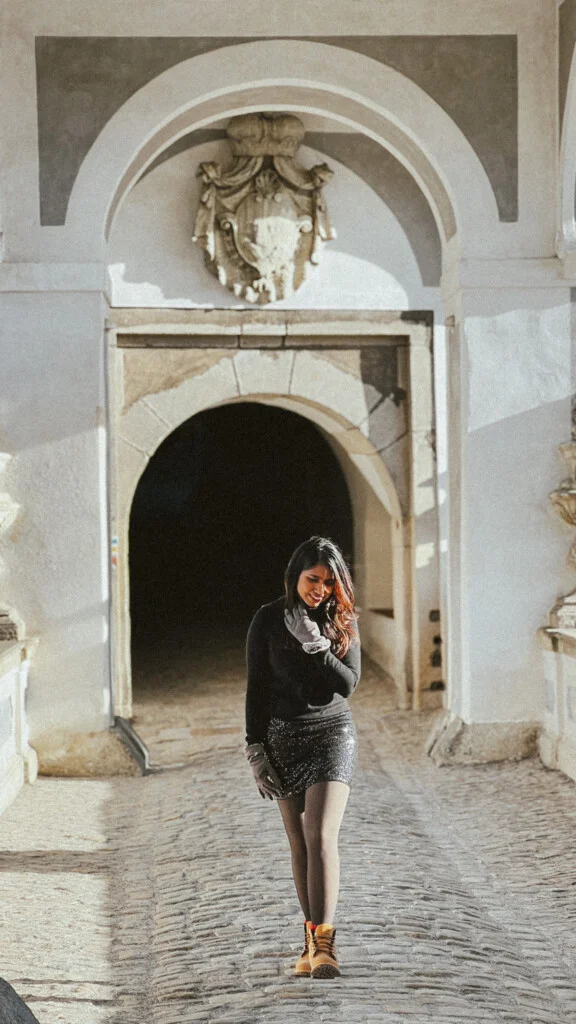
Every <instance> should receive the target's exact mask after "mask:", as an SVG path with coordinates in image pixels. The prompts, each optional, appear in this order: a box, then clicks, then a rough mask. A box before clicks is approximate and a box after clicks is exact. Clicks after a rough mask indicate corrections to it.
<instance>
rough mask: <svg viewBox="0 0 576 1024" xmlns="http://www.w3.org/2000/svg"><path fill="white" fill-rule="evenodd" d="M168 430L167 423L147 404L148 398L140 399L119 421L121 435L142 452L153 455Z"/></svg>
mask: <svg viewBox="0 0 576 1024" xmlns="http://www.w3.org/2000/svg"><path fill="white" fill-rule="evenodd" d="M167 432H168V428H167V427H166V424H165V423H163V421H162V420H160V419H159V418H158V416H157V415H156V413H155V412H154V411H153V410H152V409H151V408H150V407H149V406H148V405H146V399H140V401H139V402H136V404H135V405H133V406H132V407H131V408H130V409H129V410H128V412H127V413H125V414H124V416H122V418H121V420H120V423H119V433H120V437H123V438H124V440H125V441H127V442H128V444H131V445H133V447H134V448H137V449H138V450H139V451H141V452H146V454H147V455H152V453H153V452H155V451H156V448H157V447H158V445H159V444H160V443H161V441H162V440H163V439H164V437H165V436H166V434H167Z"/></svg>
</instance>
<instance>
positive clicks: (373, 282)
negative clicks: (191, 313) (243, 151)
mask: <svg viewBox="0 0 576 1024" xmlns="http://www.w3.org/2000/svg"><path fill="white" fill-rule="evenodd" d="M299 159H300V160H301V162H302V163H303V164H304V165H305V166H307V167H312V166H313V164H315V163H322V162H324V161H325V159H326V158H325V156H324V154H322V153H319V152H317V151H315V150H312V149H310V148H308V147H306V146H302V147H301V149H300V150H299ZM203 160H216V161H219V162H222V163H224V165H227V164H228V163H229V162H230V149H229V147H228V145H227V144H226V143H225V142H212V143H207V144H205V145H203V146H197V147H195V148H194V149H192V150H188V151H187V152H184V153H180V154H178V155H177V156H174V157H172V158H171V159H169V160H166V161H165V162H164V163H163V164H160V165H159V166H158V167H156V168H155V169H154V170H152V171H151V172H150V173H149V174H147V175H145V176H144V178H142V179H141V180H140V181H139V182H138V184H137V185H136V186H135V187H134V188H133V189H132V191H131V192H130V193H129V195H128V196H127V198H126V199H125V201H124V203H123V205H122V207H121V209H120V211H119V213H118V215H117V218H116V220H115V223H114V227H113V229H112V233H111V237H110V244H109V250H108V252H109V257H108V258H109V272H110V279H111V293H112V304H113V305H114V306H160V307H161V306H169V307H199V306H200V307H203V306H206V307H235V308H238V307H240V308H242V307H246V306H248V305H249V304H248V303H243V302H239V301H238V299H237V298H236V297H235V296H234V295H233V294H232V293H231V292H229V291H228V290H227V289H225V288H223V287H222V285H221V284H219V282H218V281H217V280H216V278H215V277H213V275H212V274H210V272H209V271H208V270H207V269H206V268H205V266H204V258H203V257H204V254H203V252H202V251H201V250H200V249H199V247H198V246H197V245H195V243H193V242H192V234H193V229H194V218H195V215H196V210H197V209H198V201H199V194H200V188H199V182H198V179H197V178H196V171H197V170H198V166H199V164H200V163H201V161H203ZM327 162H328V164H329V166H330V167H331V168H332V169H333V170H334V178H333V180H332V181H331V182H330V184H329V185H328V186H327V187H326V189H325V196H326V200H327V203H328V210H329V213H330V218H331V221H332V224H333V225H334V227H335V228H336V231H337V235H338V237H337V239H336V240H335V241H333V242H330V243H329V244H328V245H326V247H325V249H324V253H323V256H322V261H321V263H320V265H319V266H318V267H316V268H315V269H314V270H313V272H312V274H311V276H310V278H309V279H308V280H307V281H306V282H305V283H304V284H303V285H302V287H301V288H300V289H299V290H298V291H297V292H296V293H295V294H294V295H293V296H292V297H291V298H289V299H285V300H284V301H283V302H277V303H274V307H273V308H274V309H286V308H290V309H410V308H412V309H423V308H424V309H429V308H430V307H431V306H432V307H434V306H435V305H437V303H438V289H437V288H424V287H423V286H422V281H421V276H420V271H419V269H418V265H417V263H416V259H415V257H414V253H413V251H412V249H411V246H410V243H409V242H408V239H407V238H406V235H405V233H404V231H403V230H402V228H401V227H400V225H399V223H398V221H397V219H396V217H395V216H394V215H393V214H392V213H391V212H390V210H389V209H388V207H387V206H386V205H385V204H384V202H383V201H382V200H381V199H380V198H379V197H378V196H377V195H376V194H375V192H373V190H372V189H371V188H370V187H369V186H368V185H366V184H365V182H364V181H362V179H361V178H359V177H358V175H356V174H354V173H353V172H352V171H349V170H348V169H347V168H346V167H344V166H343V165H342V164H340V163H338V162H337V161H336V160H333V159H332V158H328V161H327Z"/></svg>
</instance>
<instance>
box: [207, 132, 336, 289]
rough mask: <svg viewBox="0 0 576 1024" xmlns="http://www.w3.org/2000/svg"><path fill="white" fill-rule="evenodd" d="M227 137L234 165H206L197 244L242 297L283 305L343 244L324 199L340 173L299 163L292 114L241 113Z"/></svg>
mask: <svg viewBox="0 0 576 1024" xmlns="http://www.w3.org/2000/svg"><path fill="white" fill-rule="evenodd" d="M226 132H227V135H228V140H229V143H230V147H231V149H232V153H233V156H234V160H233V162H232V164H230V166H229V167H226V168H223V167H222V166H221V165H220V164H217V163H214V162H205V163H201V164H200V167H199V170H198V177H199V178H200V179H201V180H202V183H203V189H202V194H201V197H200V205H199V207H198V212H197V215H196V223H195V226H194V235H193V240H194V241H195V242H197V244H198V245H199V246H200V247H201V248H202V249H204V250H205V260H206V266H207V267H208V269H209V270H210V271H211V272H212V273H213V274H215V275H216V277H217V278H218V280H219V281H220V283H221V284H223V285H225V286H226V287H227V288H229V289H230V290H231V291H232V292H234V295H236V296H238V298H243V299H246V300H247V301H248V302H255V303H259V304H262V305H264V304H266V303H268V302H277V301H278V300H279V299H285V298H287V297H289V296H290V295H292V293H293V292H294V291H296V289H297V288H299V287H300V285H301V284H302V282H303V281H304V280H305V278H306V276H307V274H308V272H309V270H310V268H311V267H313V266H314V264H316V263H318V261H319V258H320V253H321V250H322V247H323V245H324V243H325V242H327V241H329V240H331V239H333V238H335V237H336V235H335V232H334V231H333V229H332V227H331V225H330V221H329V218H328V211H327V209H326V203H325V200H324V196H323V195H322V188H323V186H324V185H325V184H326V183H327V182H328V181H330V179H331V177H332V173H333V172H332V171H331V170H330V168H329V167H328V166H327V165H326V164H317V165H316V166H315V167H312V168H310V170H308V169H306V168H305V167H303V166H302V165H301V164H300V163H298V161H297V160H296V152H297V150H298V147H299V146H300V143H301V142H302V139H303V137H304V134H305V131H304V126H303V124H302V122H301V121H300V120H299V118H297V117H294V116H293V115H292V114H241V115H239V116H238V117H233V118H232V119H231V120H230V122H229V123H228V126H227V129H226Z"/></svg>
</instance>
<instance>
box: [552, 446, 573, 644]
mask: <svg viewBox="0 0 576 1024" xmlns="http://www.w3.org/2000/svg"><path fill="white" fill-rule="evenodd" d="M558 449H559V451H560V454H561V455H562V458H563V459H564V461H565V462H566V463H567V464H568V466H569V467H570V475H569V476H567V477H566V478H565V479H564V480H562V482H561V484H560V486H559V488H558V489H557V490H556V491H552V493H551V494H550V495H549V502H550V505H551V507H552V508H553V509H554V511H555V512H556V513H557V515H559V516H560V518H561V519H563V520H564V522H565V523H568V525H569V526H572V527H575V526H576V441H566V442H565V443H564V444H561V445H559V446H558ZM568 562H569V564H570V566H571V568H572V569H574V571H576V540H573V541H572V544H571V546H570V551H569V554H568ZM550 625H551V626H553V627H556V628H558V629H576V590H573V591H571V593H570V594H567V595H566V597H562V598H561V599H560V601H559V602H558V604H556V605H555V606H554V608H553V609H552V611H551V613H550Z"/></svg>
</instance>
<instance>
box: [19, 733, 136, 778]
mask: <svg viewBox="0 0 576 1024" xmlns="http://www.w3.org/2000/svg"><path fill="white" fill-rule="evenodd" d="M34 749H35V750H36V753H37V754H38V771H39V773H40V775H58V776H62V777H65V778H77V779H78V778H88V779H97V778H106V777H108V776H116V775H140V774H141V772H140V769H139V767H138V765H137V764H136V761H135V760H134V759H133V758H132V757H131V756H130V754H129V753H128V750H127V749H126V747H125V746H124V744H123V743H122V741H121V740H120V738H119V736H118V735H117V734H116V733H115V732H112V731H111V730H102V731H101V732H84V733H76V732H68V731H65V730H63V729H61V730H53V731H51V732H46V733H43V734H41V735H40V736H38V737H34Z"/></svg>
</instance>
